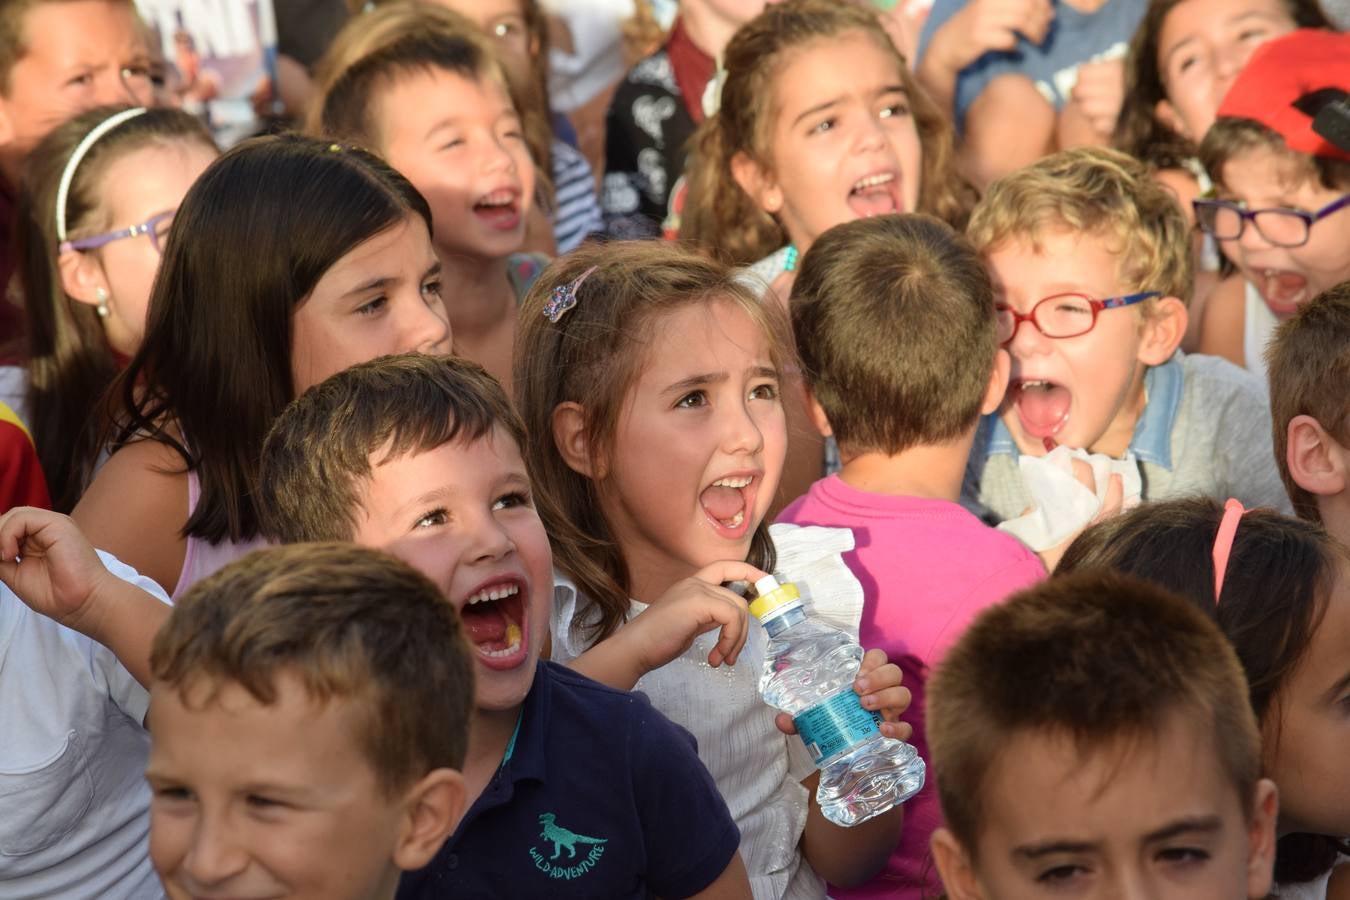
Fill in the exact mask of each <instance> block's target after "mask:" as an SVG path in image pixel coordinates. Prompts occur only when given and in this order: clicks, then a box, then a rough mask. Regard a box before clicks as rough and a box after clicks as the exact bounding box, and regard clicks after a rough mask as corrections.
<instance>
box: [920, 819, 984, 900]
mask: <svg viewBox="0 0 1350 900" xmlns="http://www.w3.org/2000/svg"><path fill="white" fill-rule="evenodd" d="M929 846H930V847H931V849H932V851H933V862H934V863H935V864H936V865H937V870H938V874H939V875H941V876H942V885H943V887H945V888H946V889H947V896H948V897H949V898H951V900H979V898H980V897H982V894H981V893H980V886H979V881H978V880H977V879H976V878H975V867H974V866H973V865H971V861H970V855H969V854H968V853H966V848H964V847H962V846H961V845H960V844H959V843H958V842H957V840H956V836H955V835H953V834H952V833H951V832H950V831H948V830H947V829H946V828H939V829H938V830H937V831H934V832H933V836H932V838H930V839H929Z"/></svg>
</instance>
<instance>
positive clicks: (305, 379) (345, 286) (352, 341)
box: [291, 216, 450, 395]
mask: <svg viewBox="0 0 1350 900" xmlns="http://www.w3.org/2000/svg"><path fill="white" fill-rule="evenodd" d="M440 272H441V265H440V262H439V261H438V260H437V258H436V251H435V250H433V249H432V247H431V237H430V235H428V234H427V226H426V224H425V223H424V222H423V221H422V219H421V217H419V216H409V217H408V218H407V219H405V220H403V221H402V222H399V223H398V224H396V225H394V226H392V227H390V228H388V229H386V230H384V231H382V232H380V233H379V234H377V235H375V236H374V237H372V238H370V239H369V240H367V241H365V242H364V243H361V244H358V245H357V246H356V247H355V248H353V249H352V250H351V251H350V252H348V253H347V255H346V256H344V257H342V258H341V259H340V260H338V261H337V262H336V263H334V264H333V267H332V268H330V269H329V270H328V271H327V272H325V273H323V277H322V278H320V279H319V283H318V284H316V285H315V286H314V290H313V291H311V292H310V295H309V296H308V297H306V298H305V299H304V300H302V301H301V302H300V304H299V305H298V306H297V307H296V309H295V316H294V319H293V323H294V324H293V326H292V330H293V334H292V338H291V371H292V375H293V378H294V380H295V393H296V394H297V395H299V394H301V393H302V392H303V391H304V390H305V388H308V387H310V386H312V385H315V384H318V383H319V382H320V381H323V380H324V379H325V378H327V377H328V376H329V375H334V374H336V373H338V372H341V371H342V370H343V369H345V368H347V367H349V366H354V365H356V364H357V363H360V362H366V361H367V360H372V359H375V358H376V357H380V356H385V355H387V354H391V353H407V352H410V351H413V350H416V351H420V352H423V353H445V352H449V349H450V326H449V324H448V323H447V322H446V318H445V306H444V304H443V303H442V301H441V275H440Z"/></svg>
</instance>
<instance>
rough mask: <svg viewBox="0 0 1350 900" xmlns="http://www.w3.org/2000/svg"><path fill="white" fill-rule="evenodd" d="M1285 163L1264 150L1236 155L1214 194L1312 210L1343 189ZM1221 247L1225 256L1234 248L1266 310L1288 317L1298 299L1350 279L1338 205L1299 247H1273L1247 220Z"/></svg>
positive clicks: (1344, 215) (1349, 246) (1256, 205)
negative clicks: (1291, 171) (1291, 172)
mask: <svg viewBox="0 0 1350 900" xmlns="http://www.w3.org/2000/svg"><path fill="white" fill-rule="evenodd" d="M1286 165H1287V164H1286V163H1285V162H1284V161H1283V160H1281V159H1280V158H1279V157H1277V156H1276V155H1275V154H1274V153H1273V152H1272V151H1270V150H1268V149H1265V148H1260V147H1258V148H1253V149H1251V150H1248V151H1246V152H1245V153H1239V154H1237V155H1235V156H1233V157H1232V158H1231V159H1229V160H1228V162H1227V163H1225V164H1224V166H1223V172H1222V176H1223V187H1222V189H1221V190H1220V192H1219V196H1220V197H1221V198H1222V199H1225V200H1233V201H1235V202H1238V203H1242V204H1244V205H1245V206H1246V207H1247V208H1248V209H1270V208H1272V207H1283V208H1286V209H1301V210H1304V211H1305V212H1316V211H1317V210H1319V209H1321V208H1322V207H1324V206H1326V205H1327V204H1328V203H1331V202H1332V201H1334V200H1337V199H1339V198H1340V197H1341V196H1342V195H1343V194H1345V193H1347V191H1345V190H1338V189H1333V188H1325V187H1322V186H1321V185H1320V184H1318V183H1315V182H1312V181H1307V180H1300V179H1297V178H1293V177H1288V176H1287V175H1286V172H1287V169H1286ZM1226 247H1227V248H1228V253H1229V255H1230V256H1233V255H1234V251H1235V252H1236V257H1237V258H1236V260H1235V261H1236V262H1237V264H1238V267H1239V268H1240V269H1241V270H1242V274H1243V276H1244V277H1246V279H1247V280H1248V281H1250V282H1251V283H1252V284H1254V285H1255V286H1256V288H1257V290H1259V291H1260V292H1261V297H1262V298H1263V299H1264V300H1265V301H1266V305H1267V306H1269V307H1270V309H1271V311H1272V312H1273V313H1275V315H1276V316H1279V317H1280V318H1287V317H1289V316H1291V315H1293V314H1294V311H1295V310H1296V309H1297V308H1298V306H1299V304H1300V303H1305V302H1307V301H1308V300H1311V299H1312V298H1313V297H1316V296H1317V295H1318V294H1320V293H1322V292H1323V291H1325V290H1327V289H1328V288H1332V287H1335V286H1336V285H1338V284H1340V283H1341V282H1342V281H1345V280H1346V279H1350V211H1347V210H1346V209H1340V210H1337V211H1336V212H1334V213H1331V214H1330V215H1329V216H1327V217H1326V218H1324V219H1320V220H1319V221H1317V222H1314V223H1313V226H1312V228H1311V229H1309V231H1308V242H1307V243H1306V244H1304V245H1303V246H1302V247H1276V246H1275V245H1273V244H1271V243H1270V242H1269V241H1267V240H1266V239H1265V238H1263V237H1262V236H1261V234H1260V232H1259V231H1258V230H1257V229H1256V228H1255V227H1253V225H1252V223H1251V222H1247V223H1246V225H1245V227H1244V228H1243V230H1242V236H1241V237H1240V238H1238V239H1237V240H1235V241H1227V242H1226Z"/></svg>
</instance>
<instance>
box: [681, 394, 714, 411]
mask: <svg viewBox="0 0 1350 900" xmlns="http://www.w3.org/2000/svg"><path fill="white" fill-rule="evenodd" d="M707 405H708V395H707V394H706V393H704V392H703V391H690V392H689V393H687V394H685V395H684V396H683V397H681V398H680V399H679V400H677V401H675V406H676V408H677V409H695V408H697V407H700V406H707Z"/></svg>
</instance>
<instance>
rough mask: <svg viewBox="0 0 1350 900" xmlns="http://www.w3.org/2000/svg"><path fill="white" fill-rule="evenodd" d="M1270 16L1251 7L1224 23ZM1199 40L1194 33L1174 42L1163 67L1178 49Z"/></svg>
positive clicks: (1266, 18)
mask: <svg viewBox="0 0 1350 900" xmlns="http://www.w3.org/2000/svg"><path fill="white" fill-rule="evenodd" d="M1269 18H1270V16H1269V15H1267V14H1266V13H1264V12H1262V11H1261V10H1259V9H1249V10H1247V11H1246V12H1245V13H1243V14H1242V15H1240V16H1234V17H1233V18H1231V19H1229V20H1227V21H1226V22H1225V23H1224V24H1226V25H1238V24H1241V23H1242V22H1243V21H1244V20H1246V19H1263V20H1268V19H1269ZM1198 40H1200V38H1199V36H1198V35H1192V36H1191V37H1188V38H1184V39H1182V40H1180V41H1177V42H1176V43H1175V44H1173V45H1172V49H1170V50H1168V51H1167V53H1165V54H1164V55H1163V57H1162V60H1161V62H1162V66H1163V68H1164V69H1165V68H1167V64H1168V63H1169V62H1171V61H1172V54H1174V53H1176V52H1177V51H1178V50H1181V49H1182V48H1184V47H1186V46H1187V45H1189V44H1193V43H1195V42H1196V41H1198Z"/></svg>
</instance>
